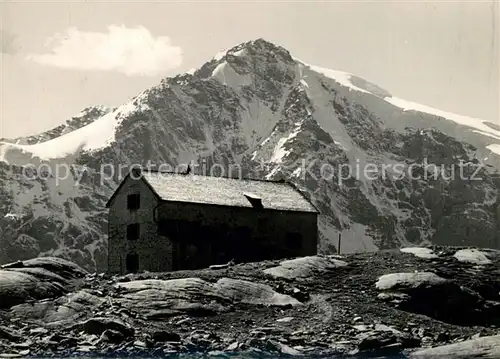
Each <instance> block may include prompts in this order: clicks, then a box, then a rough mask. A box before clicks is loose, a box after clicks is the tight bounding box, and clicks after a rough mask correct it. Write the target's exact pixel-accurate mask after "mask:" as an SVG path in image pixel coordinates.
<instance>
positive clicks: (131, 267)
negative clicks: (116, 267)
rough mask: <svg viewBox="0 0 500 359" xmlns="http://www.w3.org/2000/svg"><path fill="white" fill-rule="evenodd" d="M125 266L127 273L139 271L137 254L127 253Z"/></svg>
mask: <svg viewBox="0 0 500 359" xmlns="http://www.w3.org/2000/svg"><path fill="white" fill-rule="evenodd" d="M125 267H126V270H127V273H137V272H138V271H139V256H138V255H137V254H136V253H130V254H127V258H126V260H125Z"/></svg>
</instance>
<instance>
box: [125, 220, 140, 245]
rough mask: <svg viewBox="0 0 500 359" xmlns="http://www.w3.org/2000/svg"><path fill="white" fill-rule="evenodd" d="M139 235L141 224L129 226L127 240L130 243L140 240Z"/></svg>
mask: <svg viewBox="0 0 500 359" xmlns="http://www.w3.org/2000/svg"><path fill="white" fill-rule="evenodd" d="M139 234H140V229H139V223H133V224H129V225H128V226H127V239H128V240H129V241H134V240H137V239H139Z"/></svg>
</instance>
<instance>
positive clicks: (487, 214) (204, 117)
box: [0, 39, 500, 268]
mask: <svg viewBox="0 0 500 359" xmlns="http://www.w3.org/2000/svg"><path fill="white" fill-rule="evenodd" d="M412 108H413V109H414V110H410V109H412ZM85 113H87V112H85ZM499 130H500V129H499V128H495V127H494V126H492V125H490V124H489V123H486V122H484V121H479V120H474V119H469V118H465V117H456V116H455V115H452V114H448V113H444V112H438V111H436V110H434V109H430V108H428V107H422V106H421V105H416V104H413V103H409V102H403V101H402V100H399V99H397V98H396V97H394V96H392V94H390V93H389V92H388V91H386V90H384V89H383V88H380V87H379V86H377V85H375V84H373V83H370V82H369V81H366V80H364V79H362V78H360V77H357V76H355V75H353V74H350V73H347V72H342V71H336V70H329V69H325V68H321V67H318V66H314V65H310V64H307V63H305V62H303V61H300V60H298V59H296V58H294V57H292V55H291V54H290V53H289V52H288V51H287V50H286V49H284V48H283V47H280V46H277V45H275V44H272V43H270V42H267V41H265V40H263V39H258V40H254V41H249V42H246V43H243V44H240V45H237V46H235V47H233V48H230V49H228V50H225V51H223V52H221V53H220V54H218V55H216V56H215V57H214V58H212V59H210V61H208V62H207V63H205V64H204V65H203V66H201V67H200V68H198V69H196V70H193V71H190V72H189V73H185V74H181V75H178V76H175V77H172V78H166V79H163V80H162V81H161V82H160V83H159V84H158V85H156V86H154V87H152V88H150V89H146V90H145V91H143V92H142V93H141V94H139V95H138V96H136V97H134V98H133V99H131V100H129V101H127V102H126V103H124V104H123V105H122V106H119V107H117V108H115V109H110V110H108V111H105V112H103V113H101V114H100V115H99V116H98V117H97V118H93V119H92V120H91V121H90V120H89V122H88V123H86V124H85V125H84V126H74V127H72V128H71V129H70V130H67V131H61V133H57V135H56V136H49V137H43V139H44V141H34V142H33V143H17V144H16V143H12V141H3V142H1V143H0V181H1V182H2V186H0V197H1V199H2V201H1V203H2V204H1V205H0V229H1V231H0V238H2V240H3V242H1V243H0V248H2V249H5V250H4V251H2V252H1V253H3V254H1V255H3V256H4V257H5V258H0V261H6V260H13V259H20V258H22V257H23V256H28V255H32V254H33V253H42V254H48V253H50V254H59V255H63V256H67V257H71V259H74V260H76V261H77V262H78V263H80V264H82V265H85V266H87V267H89V268H102V267H103V266H105V260H104V258H105V253H106V245H105V243H106V223H105V221H106V220H105V218H106V217H105V216H104V215H103V214H104V211H105V208H104V203H105V202H106V200H107V198H109V196H110V194H111V193H112V192H113V190H114V189H115V188H116V186H117V185H118V182H119V180H120V179H121V178H120V175H122V173H119V172H118V171H117V172H115V173H114V176H107V172H106V173H105V172H103V171H102V166H103V165H105V166H108V167H113V166H115V170H116V166H119V165H131V164H143V165H145V164H147V163H148V162H151V163H153V164H157V165H162V164H168V165H171V166H177V165H182V164H186V163H187V162H189V161H193V160H194V161H197V162H198V163H199V164H200V163H204V166H201V167H200V168H199V169H198V170H199V171H202V172H203V174H210V175H217V171H216V173H212V172H211V167H212V165H213V164H218V165H219V167H220V166H221V167H222V168H223V169H224V171H225V172H223V173H221V174H223V175H231V174H232V175H234V173H233V172H229V171H231V170H232V169H235V170H236V171H237V172H238V170H240V173H237V174H236V175H242V176H245V177H259V178H266V179H277V178H283V177H284V178H287V179H289V180H291V181H293V182H294V183H295V184H296V185H297V186H298V187H299V188H300V189H302V190H303V191H304V193H305V194H306V195H307V196H309V197H310V198H311V199H312V200H313V202H314V203H315V204H316V206H317V207H318V208H319V209H320V211H321V216H320V223H319V228H320V232H321V233H320V238H321V241H320V242H321V245H320V250H321V251H325V252H328V251H329V250H331V249H332V248H333V247H334V246H335V245H336V243H337V239H338V235H339V233H340V234H342V238H343V239H342V251H344V252H346V251H349V252H352V251H359V250H376V249H377V248H388V247H394V246H399V245H403V244H404V245H406V244H412V245H417V244H426V243H441V244H457V243H461V244H463V243H469V242H470V243H471V244H473V245H475V246H482V245H484V246H495V243H497V242H495V241H497V240H500V239H499V238H497V237H498V228H500V225H499V224H498V221H497V219H496V218H500V215H498V214H497V209H498V208H500V207H498V204H499V201H498V196H497V193H498V188H499V186H500V180H499V179H498V176H497V175H496V174H495V173H494V172H495V171H494V169H495V168H500V160H499V156H498V154H499V153H500V134H499ZM63 132H64V133H63ZM495 153H496V154H495ZM477 159H487V160H485V161H486V162H485V164H489V165H492V166H494V167H492V169H489V167H484V168H483V167H481V168H480V171H479V174H480V175H481V176H482V178H483V180H482V181H478V182H473V181H472V182H471V181H470V180H463V179H459V180H451V179H450V177H449V174H450V171H451V169H450V168H449V166H455V165H457V164H459V163H462V162H463V163H468V164H469V165H471V164H475V163H480V164H481V162H482V161H478V160H477ZM2 160H3V162H4V163H2ZM423 160H426V161H427V160H428V161H429V162H430V163H432V164H436V165H437V166H440V167H438V168H436V169H434V170H433V171H434V172H433V173H437V174H439V175H443V178H441V177H439V178H425V179H419V180H410V179H408V178H406V177H404V176H402V177H401V178H395V177H394V176H392V175H393V174H394V171H395V169H394V167H395V166H397V165H401V166H402V168H403V169H405V170H408V168H413V169H412V171H416V172H419V171H424V169H425V168H424V164H423V162H422V161H423ZM37 161H46V162H48V163H49V164H55V163H60V162H61V161H62V162H65V163H67V164H71V165H74V172H73V173H72V174H71V176H68V177H67V178H66V179H65V180H64V181H61V180H60V178H57V176H52V177H51V176H49V177H47V178H45V177H44V178H41V177H40V178H38V177H36V176H35V179H34V180H29V179H26V178H25V177H23V175H22V170H21V167H19V166H22V165H26V164H28V163H36V162H37ZM5 162H8V163H9V164H10V165H6V164H5ZM368 166H375V167H376V168H377V169H380V168H383V166H385V167H389V168H390V169H389V173H390V174H391V176H388V177H377V178H368V177H367V176H366V175H363V174H362V173H361V175H359V174H356V173H355V172H354V170H356V169H361V170H363V168H366V167H368ZM410 166H412V167H410ZM415 166H416V167H415ZM442 166H445V167H442ZM471 166H472V165H471ZM203 168H205V171H204V170H203ZM467 168H468V169H467ZM467 168H466V173H469V172H467V171H470V170H471V169H470V168H469V167H467ZM471 168H472V167H471ZM124 170H125V171H126V168H125V169H124ZM351 170H353V172H352V173H350V176H346V173H345V172H346V171H351ZM325 171H326V173H325ZM391 171H392V172H391ZM444 174H446V175H447V176H448V177H446V176H444ZM495 176H496V177H495ZM498 210H500V209H498ZM498 213H500V212H498ZM457 223H459V224H460V225H457Z"/></svg>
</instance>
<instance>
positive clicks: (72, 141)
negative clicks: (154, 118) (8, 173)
mask: <svg viewBox="0 0 500 359" xmlns="http://www.w3.org/2000/svg"><path fill="white" fill-rule="evenodd" d="M137 99H142V94H141V95H139V96H137V97H136V98H134V99H133V100H132V101H130V102H128V103H126V104H125V105H123V106H120V107H119V108H117V109H116V110H114V111H113V112H109V113H107V114H105V115H104V116H102V117H100V118H99V119H97V120H95V121H94V122H92V123H90V124H88V125H86V126H83V127H81V128H79V129H77V130H74V131H71V132H68V133H66V134H64V135H61V136H59V137H56V138H54V139H52V140H49V141H45V142H40V143H37V144H34V145H16V144H12V143H5V142H0V161H4V162H8V161H7V158H6V157H7V155H8V152H10V151H15V150H18V151H21V152H22V153H23V154H31V155H32V156H33V157H38V158H40V159H42V160H51V159H56V158H64V157H66V156H68V155H72V154H75V153H76V152H78V151H79V150H83V151H94V150H97V149H101V148H104V147H107V146H109V145H110V144H111V143H112V142H113V141H114V140H115V132H116V129H117V127H118V126H119V125H120V124H121V122H122V121H123V119H124V118H126V117H127V116H129V115H130V114H131V113H134V112H137V111H144V110H147V109H148V106H147V105H145V104H144V105H135V104H134V101H136V100H137Z"/></svg>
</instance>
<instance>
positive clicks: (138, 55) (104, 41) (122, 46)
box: [27, 25, 183, 76]
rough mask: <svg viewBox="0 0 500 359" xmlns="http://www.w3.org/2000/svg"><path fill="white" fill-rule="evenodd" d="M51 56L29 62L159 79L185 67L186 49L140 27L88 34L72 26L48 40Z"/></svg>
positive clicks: (32, 56) (110, 29)
mask: <svg viewBox="0 0 500 359" xmlns="http://www.w3.org/2000/svg"><path fill="white" fill-rule="evenodd" d="M47 45H48V46H50V47H51V49H52V51H51V53H46V54H33V55H29V56H28V58H27V59H28V60H31V61H35V62H37V63H39V64H42V65H47V66H55V67H59V68H63V69H74V70H99V71H117V72H121V73H124V74H126V75H128V76H137V75H139V76H155V75H161V74H164V73H165V71H167V70H170V69H173V68H176V67H178V66H180V65H181V64H182V57H183V53H182V49H181V48H180V47H178V46H173V45H172V44H171V41H170V38H169V37H167V36H158V37H154V36H153V35H152V34H151V33H150V32H149V30H148V29H146V28H144V27H142V26H138V27H136V28H127V27H125V26H123V25H122V26H117V25H110V26H108V31H107V32H85V31H80V30H78V29H77V28H75V27H71V28H69V29H68V30H66V32H65V33H64V34H59V33H58V34H56V35H54V36H53V37H51V38H49V39H48V42H47Z"/></svg>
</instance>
